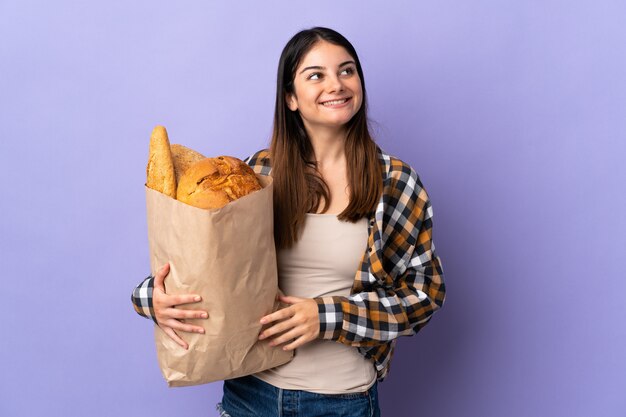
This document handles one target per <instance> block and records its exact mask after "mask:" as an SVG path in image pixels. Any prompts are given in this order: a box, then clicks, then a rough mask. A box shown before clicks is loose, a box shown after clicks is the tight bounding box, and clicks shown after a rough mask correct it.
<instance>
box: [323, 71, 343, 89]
mask: <svg viewBox="0 0 626 417" xmlns="http://www.w3.org/2000/svg"><path fill="white" fill-rule="evenodd" d="M326 80H327V85H326V91H327V92H328V93H336V92H341V91H343V82H342V81H341V78H339V77H338V76H337V75H334V76H329V77H327V78H326Z"/></svg>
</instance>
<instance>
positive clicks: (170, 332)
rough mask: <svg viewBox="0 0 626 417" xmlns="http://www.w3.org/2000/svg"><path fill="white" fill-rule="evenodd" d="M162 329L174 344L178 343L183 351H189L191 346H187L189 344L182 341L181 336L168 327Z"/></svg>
mask: <svg viewBox="0 0 626 417" xmlns="http://www.w3.org/2000/svg"><path fill="white" fill-rule="evenodd" d="M161 329H162V330H163V331H164V332H165V334H166V335H168V336H169V337H170V338H171V339H172V340H173V341H174V342H176V343H178V344H179V345H180V346H181V347H182V348H183V349H185V350H187V349H189V345H188V344H187V342H185V341H184V340H183V339H181V338H180V336H178V335H177V334H176V332H175V331H174V329H172V328H171V327H168V326H161Z"/></svg>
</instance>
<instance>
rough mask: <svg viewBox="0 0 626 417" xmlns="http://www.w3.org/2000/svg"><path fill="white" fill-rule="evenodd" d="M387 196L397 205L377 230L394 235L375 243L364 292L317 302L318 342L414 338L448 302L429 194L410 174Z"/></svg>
mask: <svg viewBox="0 0 626 417" xmlns="http://www.w3.org/2000/svg"><path fill="white" fill-rule="evenodd" d="M399 184H401V186H398V185H399ZM388 192H389V193H390V194H391V195H392V196H393V197H394V198H389V199H388V201H397V203H396V205H395V206H394V207H390V206H389V207H387V208H385V210H384V213H385V214H384V215H383V216H378V213H377V216H376V217H377V219H378V218H385V219H388V223H387V224H386V225H385V227H384V229H383V228H382V227H380V226H373V227H378V230H377V231H376V232H378V236H382V234H381V233H382V230H391V229H392V230H393V232H391V234H390V235H389V236H386V237H382V239H380V241H382V240H385V241H386V244H382V243H381V244H378V242H379V241H377V240H376V239H375V240H374V242H373V244H372V241H371V240H370V249H371V250H372V252H371V253H370V257H369V259H370V265H369V268H362V269H367V271H363V270H362V271H360V274H361V279H360V281H361V283H364V284H365V285H362V287H364V288H363V291H361V292H357V293H355V294H352V295H350V296H349V297H337V296H334V297H318V298H315V301H316V302H317V304H318V313H319V320H320V335H319V338H322V339H329V340H336V341H338V342H340V343H343V344H346V345H349V346H358V347H361V346H363V347H366V346H375V345H379V344H381V343H384V342H388V341H391V340H393V339H395V338H397V337H400V336H412V335H414V334H416V333H417V332H418V331H419V330H420V329H421V328H423V327H424V326H425V325H426V324H427V323H428V322H429V320H430V319H431V317H432V315H433V313H434V312H435V311H437V310H438V309H439V308H440V307H441V306H442V305H443V303H444V299H445V285H444V283H443V270H442V267H441V261H440V259H439V257H438V256H437V255H436V253H435V246H434V244H433V241H432V207H431V204H430V200H429V199H428V195H427V194H426V191H425V190H424V189H423V187H422V186H421V184H420V183H419V179H418V178H417V175H416V174H415V173H414V171H412V170H411V176H410V177H409V178H406V179H403V178H401V180H397V181H395V182H394V185H393V187H391V191H389V190H388ZM407 197H408V198H407ZM402 201H405V203H402ZM374 235H375V236H376V233H375V234H374ZM396 259H398V261H395V260H396ZM391 260H394V263H392V262H391ZM383 266H385V268H383ZM371 282H373V284H370V283H371Z"/></svg>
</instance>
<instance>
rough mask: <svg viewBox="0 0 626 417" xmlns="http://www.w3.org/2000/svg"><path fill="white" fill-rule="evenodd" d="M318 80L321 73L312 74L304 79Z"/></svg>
mask: <svg viewBox="0 0 626 417" xmlns="http://www.w3.org/2000/svg"><path fill="white" fill-rule="evenodd" d="M320 78H322V73H321V72H312V73H311V74H309V76H308V77H306V79H307V80H319V79H320Z"/></svg>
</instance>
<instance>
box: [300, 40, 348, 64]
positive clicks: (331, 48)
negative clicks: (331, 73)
mask: <svg viewBox="0 0 626 417" xmlns="http://www.w3.org/2000/svg"><path fill="white" fill-rule="evenodd" d="M353 60H354V58H352V56H351V55H350V54H349V53H348V51H346V49H345V48H344V47H343V46H339V45H335V44H333V43H330V42H326V41H319V42H317V43H316V44H315V45H314V46H313V47H312V48H311V49H310V50H309V52H307V53H306V55H304V58H302V62H300V65H299V66H298V68H302V67H309V66H321V67H329V66H330V67H333V66H338V65H339V64H341V63H343V62H346V61H353Z"/></svg>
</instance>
